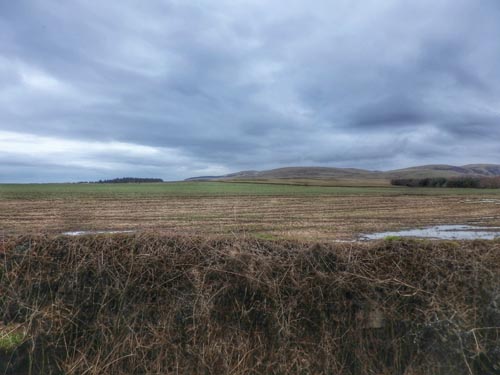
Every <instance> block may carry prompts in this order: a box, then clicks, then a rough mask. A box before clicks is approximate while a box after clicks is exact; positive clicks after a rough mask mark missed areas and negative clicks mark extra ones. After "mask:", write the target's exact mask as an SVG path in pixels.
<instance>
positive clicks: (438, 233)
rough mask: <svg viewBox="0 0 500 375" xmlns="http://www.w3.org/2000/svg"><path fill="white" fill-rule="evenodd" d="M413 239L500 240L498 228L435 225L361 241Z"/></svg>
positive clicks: (373, 236) (389, 233)
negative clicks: (387, 238)
mask: <svg viewBox="0 0 500 375" xmlns="http://www.w3.org/2000/svg"><path fill="white" fill-rule="evenodd" d="M390 236H395V237H415V238H431V239H440V240H477V239H481V240H493V239H495V238H500V227H479V226H473V225H436V226H434V227H427V228H419V229H407V230H401V231H394V232H379V233H371V234H364V235H362V236H361V237H360V239H361V240H365V241H369V240H379V239H383V238H386V237H390Z"/></svg>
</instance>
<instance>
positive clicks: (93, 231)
mask: <svg viewBox="0 0 500 375" xmlns="http://www.w3.org/2000/svg"><path fill="white" fill-rule="evenodd" d="M134 232H135V231H134V230H79V231H75V232H64V233H63V235H65V236H85V235H86V234H118V233H134Z"/></svg>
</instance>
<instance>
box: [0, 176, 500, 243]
mask: <svg viewBox="0 0 500 375" xmlns="http://www.w3.org/2000/svg"><path fill="white" fill-rule="evenodd" d="M438 224H476V225H477V224H480V225H482V226H500V190H498V189H497V190H478V189H419V188H395V187H325V186H293V185H276V184H251V183H217V182H189V183H185V182H184V183H182V182H181V183H165V184H126V185H116V184H109V185H108V184H45V185H0V232H1V233H2V234H4V235H13V234H26V233H51V234H57V233H62V232H67V231H91V230H130V231H150V230H154V231H157V232H167V233H170V232H175V233H182V234H193V235H208V234H222V235H227V234H229V235H233V234H234V235H238V236H249V237H257V238H269V239H274V238H288V239H303V240H320V241H332V240H353V239H356V238H358V236H359V235H360V234H363V233H371V232H376V231H386V230H396V229H403V228H413V227H422V226H428V225H438Z"/></svg>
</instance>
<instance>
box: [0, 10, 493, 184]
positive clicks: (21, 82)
mask: <svg viewBox="0 0 500 375" xmlns="http://www.w3.org/2000/svg"><path fill="white" fill-rule="evenodd" d="M499 16H500V8H499V6H498V3H497V2H496V1H493V0H485V1H481V3H480V4H478V2H474V1H471V0H440V1H437V2H436V1H430V0H424V1H419V2H411V3H402V2H400V1H396V0H384V1H347V0H336V1H333V2H332V1H319V2H316V3H314V6H313V5H312V4H304V2H303V1H299V0H297V1H290V2H289V3H288V4H287V6H286V7H284V6H283V3H281V2H274V1H260V0H256V1H244V2H235V1H229V0H218V1H208V0H204V1H199V2H181V1H174V0H171V1H167V0H164V1H160V0H157V1H148V2H136V1H131V0H126V1H120V2H101V1H87V0H86V1H84V0H77V1H72V2H60V1H42V0H30V1H28V0H19V1H15V2H2V3H0V87H1V91H0V134H1V132H2V131H4V132H14V133H16V134H18V136H21V134H25V135H27V136H30V135H31V136H38V137H46V138H50V139H53V140H54V142H60V140H61V139H62V140H64V141H65V142H66V141H68V142H71V141H77V142H80V143H81V144H85V143H88V144H95V143H96V142H101V143H106V142H108V143H112V142H123V143H126V144H130V145H139V146H146V147H151V148H154V149H155V150H158V152H157V153H152V154H151V155H149V156H147V157H143V156H138V155H132V156H127V155H126V152H122V151H120V152H118V151H110V152H104V153H101V152H100V151H99V152H97V151H94V152H92V153H90V152H89V155H88V158H87V159H89V160H92V166H91V167H90V166H87V167H86V166H85V165H84V164H83V163H81V165H80V166H73V167H71V168H70V167H68V166H65V165H64V164H62V163H59V164H58V162H57V160H52V159H51V158H52V156H51V155H52V154H51V150H45V151H44V150H39V151H38V152H39V153H42V154H46V157H43V155H41V156H42V157H38V156H40V155H31V156H32V157H31V158H29V159H26V160H29V161H27V162H26V165H25V166H19V164H18V163H19V162H20V160H21V159H22V158H26V157H27V155H24V154H23V155H20V154H19V153H1V154H0V162H1V164H2V165H3V168H2V169H1V170H0V180H1V181H7V180H16V179H17V180H23V181H28V180H30V176H33V179H35V177H36V179H40V178H46V179H47V180H57V179H60V178H64V179H69V180H78V179H81V178H80V176H91V175H96V176H98V177H113V176H115V175H117V174H118V173H120V174H122V173H126V174H128V175H140V174H143V173H146V172H147V173H155V174H158V176H159V177H163V178H166V179H176V178H183V177H189V176H190V175H193V174H196V173H197V172H198V171H226V170H227V171H235V170H239V169H262V168H270V167H280V166H286V165H308V164H309V165H310V164H319V165H329V166H344V167H350V166H353V167H365V168H373V169H386V168H394V167H404V166H407V165H412V164H421V163H454V164H462V163H468V162H478V161H483V162H491V163H499V162H500V149H498V148H497V147H495V144H496V140H497V139H498V136H500V130H499V129H500V123H499V116H500V108H499V107H498V103H499V101H500V74H498V67H497V65H498V64H497V62H498V61H499V60H500V47H499V45H498V43H497V41H496V36H497V35H499V34H500V23H498V19H499ZM1 142H2V138H1V136H0V143H1ZM46 143H47V144H51V143H50V142H49V141H47V142H46ZM79 147H80V146H79ZM130 147H135V146H130ZM83 148H84V147H83V146H82V149H83ZM165 149H168V150H175V152H176V155H182V157H181V159H176V158H175V157H173V156H172V155H171V154H169V153H167V154H165V153H164V151H162V150H165ZM457 150H460V152H457ZM28 156H29V155H28ZM166 158H171V159H169V160H166ZM48 159H50V160H51V161H54V162H55V164H54V165H53V166H52V167H51V168H42V165H43V163H44V160H45V162H46V161H47V160H48ZM66 159H67V160H66V161H71V160H72V159H74V160H75V161H78V160H80V161H82V160H83V159H85V157H84V155H81V154H80V153H79V154H76V153H72V152H71V150H68V152H67V157H66ZM23 160H24V159H23ZM37 160H38V161H37ZM99 162H101V163H102V166H101V168H100V167H99ZM106 165H107V166H109V165H111V166H113V165H115V166H116V168H123V169H116V170H113V169H111V170H110V169H109V168H107V169H106V168H105V166H106ZM14 166H16V167H17V169H15V168H14ZM37 167H40V171H37V172H35V170H36V169H37ZM14 170H16V171H15V172H14ZM23 171H24V172H23ZM43 171H45V172H43ZM44 173H45V174H44Z"/></svg>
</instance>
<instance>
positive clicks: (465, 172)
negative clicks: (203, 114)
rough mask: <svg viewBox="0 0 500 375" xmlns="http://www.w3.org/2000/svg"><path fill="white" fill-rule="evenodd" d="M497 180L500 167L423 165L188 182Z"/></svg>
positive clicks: (296, 170)
mask: <svg viewBox="0 0 500 375" xmlns="http://www.w3.org/2000/svg"><path fill="white" fill-rule="evenodd" d="M463 176H478V177H494V176H500V165H497V164H469V165H463V166H453V165H445V164H435V165H422V166H416V167H410V168H404V169H396V170H389V171H370V170H365V169H357V168H329V167H287V168H278V169H270V170H264V171H242V172H237V173H231V174H227V175H223V176H202V177H192V178H189V179H188V180H190V181H196V180H273V179H374V180H375V179H377V180H383V179H386V180H389V179H392V178H423V177H463Z"/></svg>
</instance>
